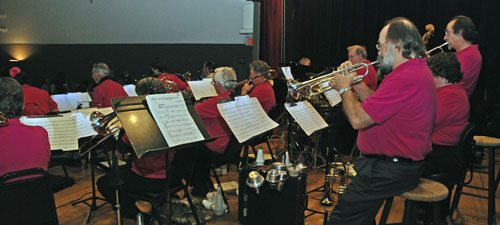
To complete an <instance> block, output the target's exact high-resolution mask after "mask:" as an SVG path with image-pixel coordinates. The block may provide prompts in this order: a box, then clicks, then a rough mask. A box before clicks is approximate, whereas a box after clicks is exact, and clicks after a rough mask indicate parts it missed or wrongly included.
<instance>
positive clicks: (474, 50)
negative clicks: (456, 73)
mask: <svg viewBox="0 0 500 225" xmlns="http://www.w3.org/2000/svg"><path fill="white" fill-rule="evenodd" d="M476 39H477V31H476V26H475V25H474V23H473V22H472V20H471V19H470V18H469V17H467V16H456V17H453V18H452V19H451V20H450V22H449V23H448V25H447V26H446V31H445V35H444V40H445V41H447V42H448V43H449V44H448V48H450V49H451V48H453V49H455V50H456V51H457V52H456V53H455V54H456V55H457V59H458V61H459V62H460V64H461V69H462V72H463V74H464V75H463V80H462V82H463V83H464V87H465V91H466V92H467V96H469V97H470V96H471V94H472V92H474V88H476V84H477V79H478V77H479V72H481V63H482V61H483V58H482V56H481V53H480V52H479V49H478V47H479V46H478V45H477V44H473V43H474V42H475V41H476Z"/></svg>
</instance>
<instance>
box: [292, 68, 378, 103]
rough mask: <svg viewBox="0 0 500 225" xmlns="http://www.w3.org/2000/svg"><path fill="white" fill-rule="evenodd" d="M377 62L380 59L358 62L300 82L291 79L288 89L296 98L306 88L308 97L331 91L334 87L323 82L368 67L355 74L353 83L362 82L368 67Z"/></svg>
mask: <svg viewBox="0 0 500 225" xmlns="http://www.w3.org/2000/svg"><path fill="white" fill-rule="evenodd" d="M376 64H378V61H375V62H371V63H369V64H366V63H358V64H354V65H352V66H348V67H346V68H344V69H341V70H337V71H333V72H331V73H328V74H325V75H323V76H319V77H316V78H314V79H311V80H308V81H304V82H300V83H299V82H294V81H290V82H289V83H288V90H289V92H290V94H291V95H292V97H294V98H295V99H298V98H300V97H301V96H300V93H301V92H302V91H304V90H305V89H308V90H309V92H308V97H312V96H315V95H319V94H321V93H323V92H326V91H329V90H331V89H332V87H331V86H330V85H329V84H328V85H324V84H323V83H325V82H330V81H331V80H333V79H335V76H337V75H338V74H342V75H347V74H349V73H352V72H355V71H358V70H360V69H362V68H366V72H365V74H363V75H358V76H355V77H354V78H353V80H352V83H353V84H356V83H358V82H360V81H361V80H363V78H364V77H365V76H366V75H367V74H368V67H369V66H372V65H376Z"/></svg>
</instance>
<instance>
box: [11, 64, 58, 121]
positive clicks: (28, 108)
mask: <svg viewBox="0 0 500 225" xmlns="http://www.w3.org/2000/svg"><path fill="white" fill-rule="evenodd" d="M9 75H10V76H12V77H13V78H14V79H16V80H17V82H19V84H21V87H22V89H23V95H24V108H23V111H22V115H23V116H35V115H45V114H47V113H50V112H58V111H59V108H58V107H57V103H56V102H55V101H54V100H53V99H52V98H51V97H50V95H49V93H47V91H44V90H42V89H39V88H36V87H32V86H30V85H29V84H28V83H29V82H28V81H29V80H28V74H26V73H25V72H21V69H19V68H18V67H13V68H11V69H10V70H9Z"/></svg>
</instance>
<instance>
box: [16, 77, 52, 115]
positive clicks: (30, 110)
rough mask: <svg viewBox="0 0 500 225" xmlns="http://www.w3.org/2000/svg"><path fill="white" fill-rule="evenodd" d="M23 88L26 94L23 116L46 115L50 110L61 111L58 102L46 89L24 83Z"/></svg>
mask: <svg viewBox="0 0 500 225" xmlns="http://www.w3.org/2000/svg"><path fill="white" fill-rule="evenodd" d="M22 88H23V95H24V109H23V112H22V115H23V116H34V115H45V114H47V113H49V112H53V111H59V109H58V108H57V103H56V102H54V100H53V99H52V98H51V97H50V95H49V93H47V92H46V91H44V90H42V89H38V88H36V87H32V86H29V85H27V84H23V85H22Z"/></svg>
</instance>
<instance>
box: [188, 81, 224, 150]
mask: <svg viewBox="0 0 500 225" xmlns="http://www.w3.org/2000/svg"><path fill="white" fill-rule="evenodd" d="M230 95H231V92H230V91H226V92H224V93H223V94H221V95H219V96H214V97H211V98H210V99H208V100H206V101H204V102H202V103H200V104H198V105H196V106H194V108H195V109H196V112H198V115H200V118H201V119H202V120H203V123H204V124H205V126H206V127H207V131H208V133H209V134H210V137H215V138H216V139H215V140H214V141H212V142H208V143H206V144H205V146H207V148H209V149H210V150H212V151H213V152H216V153H219V154H222V153H224V151H225V150H226V147H227V144H228V143H229V140H230V139H231V134H232V132H231V130H230V129H229V126H228V125H227V124H226V121H225V120H224V118H222V116H221V115H220V113H219V109H218V108H217V104H219V99H221V98H229V96H230Z"/></svg>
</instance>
